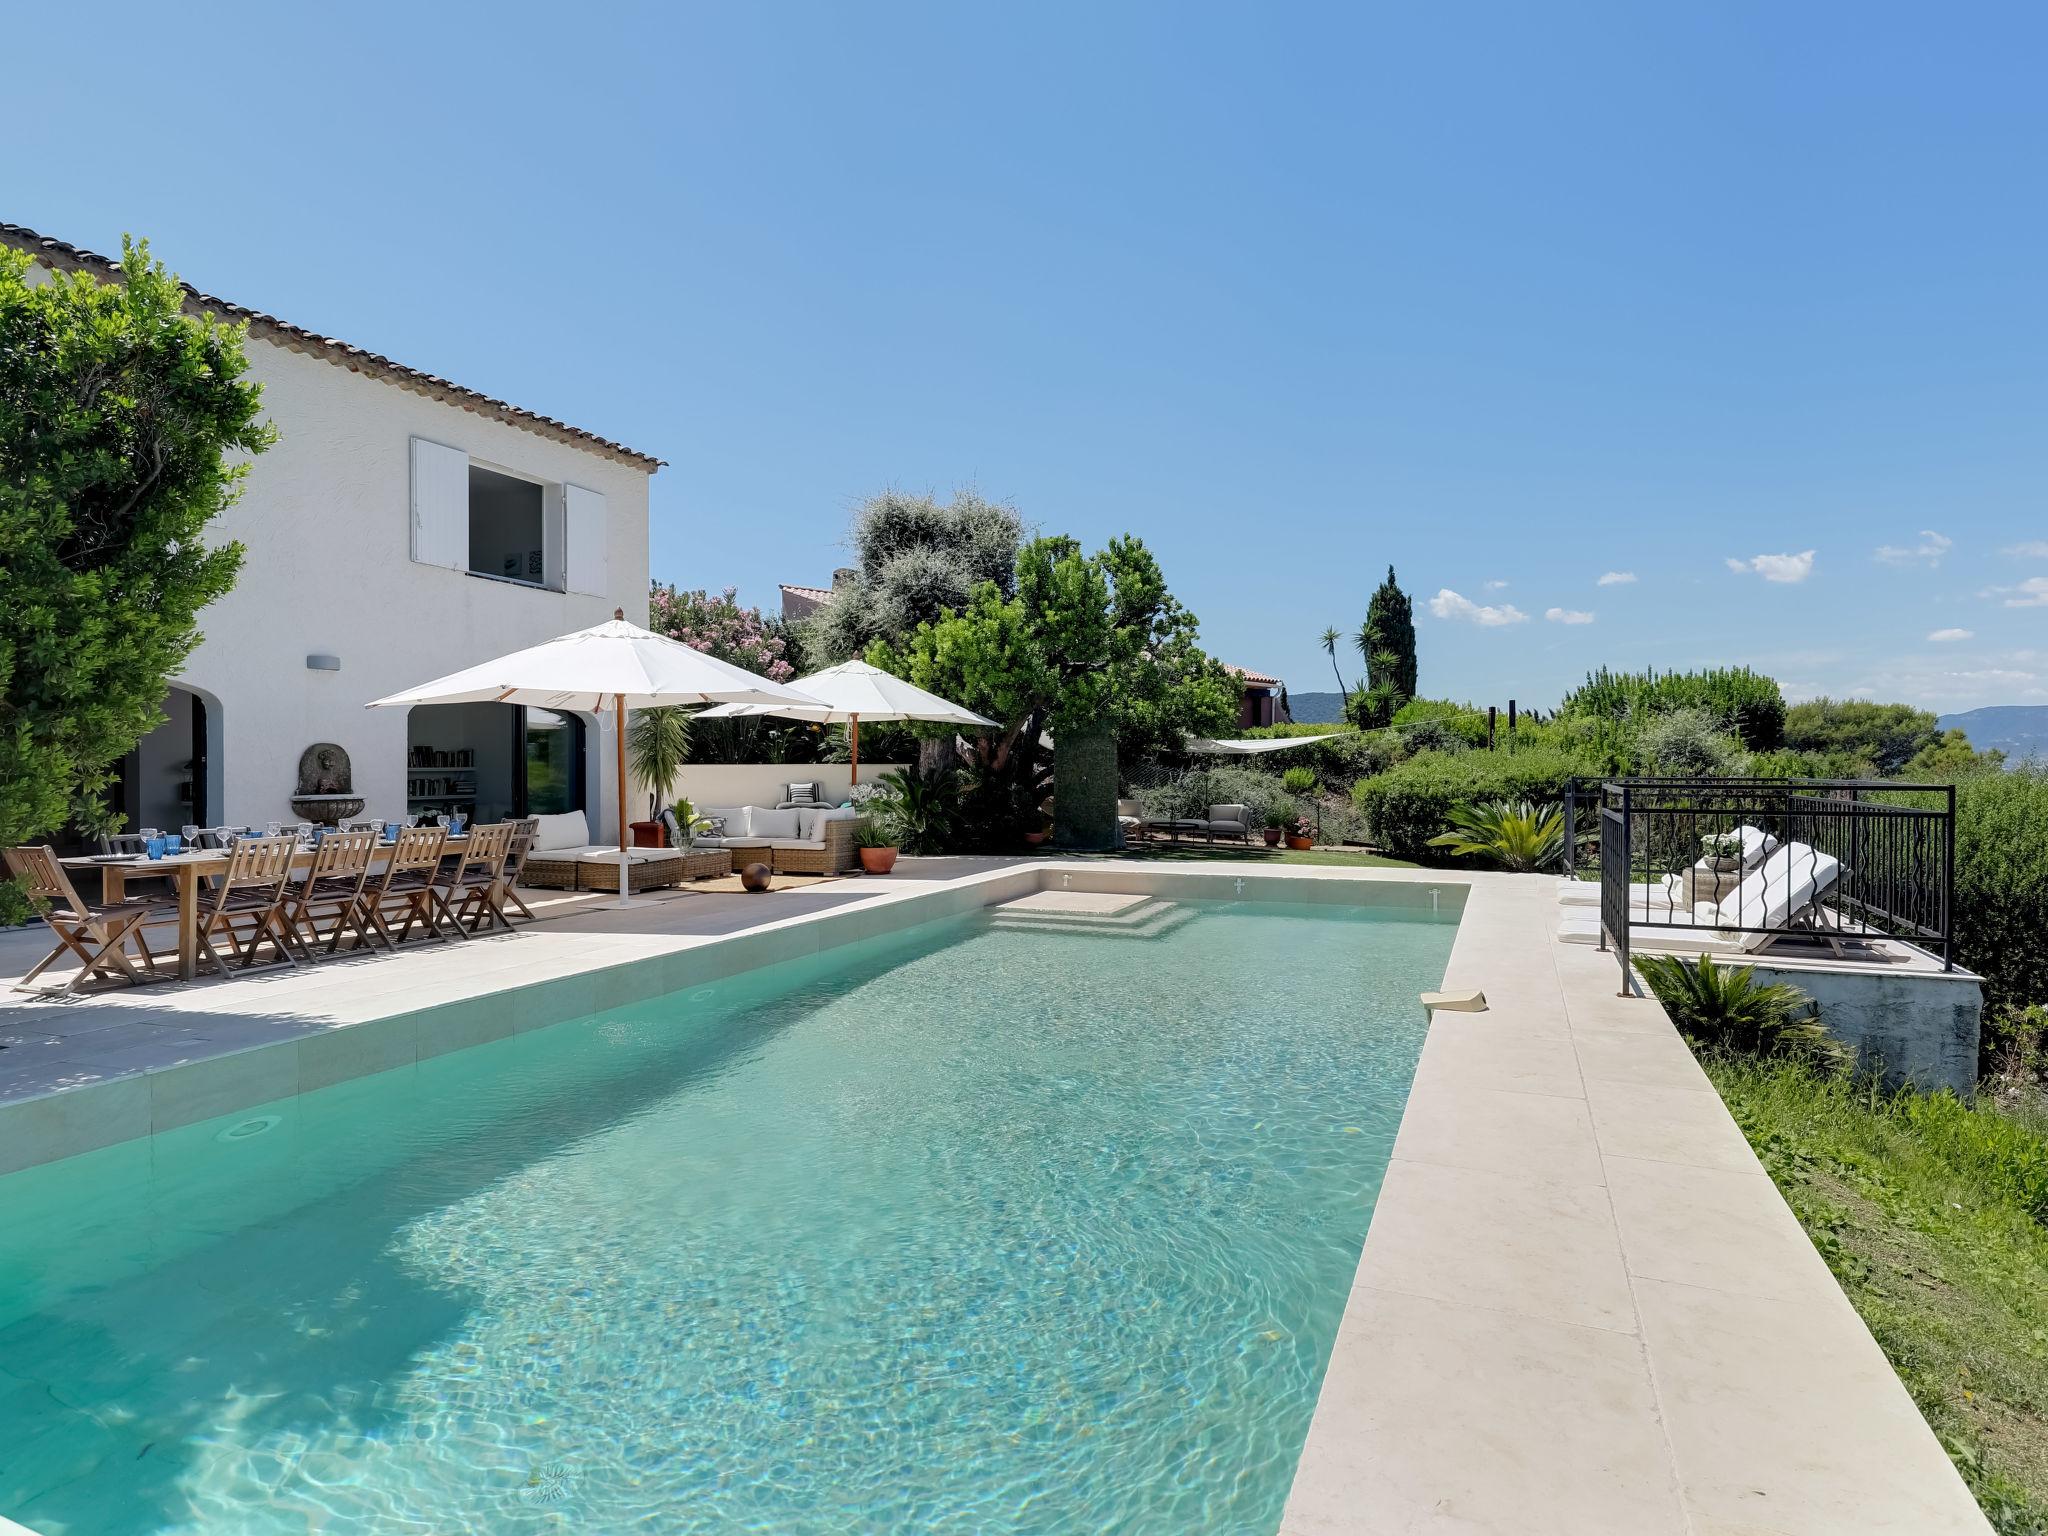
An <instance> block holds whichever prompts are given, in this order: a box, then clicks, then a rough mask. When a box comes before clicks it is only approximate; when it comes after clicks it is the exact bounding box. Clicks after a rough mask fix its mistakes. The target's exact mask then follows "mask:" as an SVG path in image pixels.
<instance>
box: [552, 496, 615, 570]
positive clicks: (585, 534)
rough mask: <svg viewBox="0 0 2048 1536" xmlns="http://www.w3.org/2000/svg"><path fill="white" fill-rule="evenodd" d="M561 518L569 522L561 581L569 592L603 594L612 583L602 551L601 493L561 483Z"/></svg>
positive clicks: (602, 498)
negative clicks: (566, 562) (564, 577)
mask: <svg viewBox="0 0 2048 1536" xmlns="http://www.w3.org/2000/svg"><path fill="white" fill-rule="evenodd" d="M562 503H563V509H564V514H565V517H564V521H565V522H566V523H567V524H568V529H567V532H568V538H567V540H566V542H567V544H568V551H567V553H568V566H569V569H568V572H567V580H566V581H565V582H564V585H565V586H566V587H567V588H568V590H569V591H571V592H587V593H590V594H592V595H594V596H598V597H603V596H605V595H606V592H607V589H608V588H609V587H610V585H611V579H610V578H611V570H610V561H609V560H608V558H607V556H606V553H605V520H604V510H605V509H604V493H603V492H602V491H590V490H585V489H584V488H583V487H582V486H580V485H565V486H563V487H562Z"/></svg>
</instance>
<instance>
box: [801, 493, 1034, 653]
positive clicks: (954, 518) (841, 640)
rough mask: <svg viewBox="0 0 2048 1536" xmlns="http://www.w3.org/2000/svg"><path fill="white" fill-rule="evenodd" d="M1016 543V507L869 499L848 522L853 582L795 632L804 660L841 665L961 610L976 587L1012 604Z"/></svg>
mask: <svg viewBox="0 0 2048 1536" xmlns="http://www.w3.org/2000/svg"><path fill="white" fill-rule="evenodd" d="M1023 536H1024V522H1023V519H1022V518H1020V517H1019V516H1018V515H1017V513H1016V511H1015V510H1014V509H1013V508H1011V507H1007V506H1004V505H1002V504H1001V503H998V502H991V501H985V500H983V499H982V498H981V497H980V496H978V495H976V494H975V493H974V492H972V491H956V492H955V493H954V495H953V499H952V501H951V502H949V503H947V504H945V505H943V506H942V505H940V504H939V503H938V502H936V501H934V500H932V498H931V497H929V496H906V495H903V494H902V493H901V492H898V491H885V492H883V493H882V494H881V495H879V496H876V497H872V498H871V499H870V500H869V501H868V502H867V503H866V504H865V505H863V506H862V507H861V509H860V510H859V511H858V512H856V513H855V514H854V518H853V552H854V574H853V577H852V579H851V580H850V581H848V582H846V583H845V584H843V585H841V586H839V587H838V588H837V589H836V590H835V591H834V592H833V594H832V599H831V601H830V602H828V603H826V604H825V606H824V607H823V608H821V609H819V610H818V612H817V613H815V614H813V615H812V616H811V617H810V618H809V619H807V620H805V621H804V623H803V625H802V626H801V628H802V630H803V637H804V643H805V646H806V649H807V651H808V652H809V654H810V655H812V656H814V657H815V658H817V661H818V664H819V665H820V666H831V665H833V664H835V663H837V662H842V661H847V660H849V659H851V658H852V657H855V656H859V655H861V654H863V653H864V652H865V651H866V650H867V648H868V647H869V646H870V645H872V644H873V643H874V642H875V641H877V640H886V641H890V642H894V641H897V640H900V639H901V638H902V637H903V636H905V635H907V634H909V633H911V631H913V630H915V629H916V628H917V626H918V625H920V624H930V623H936V622H937V621H938V619H939V616H940V615H941V614H944V613H958V612H960V611H962V610H963V609H965V608H966V606H967V603H968V601H969V599H970V598H971V597H972V596H973V595H974V592H975V589H976V588H977V587H979V586H980V585H981V584H982V583H983V582H993V583H994V584H995V587H996V589H997V591H998V592H1000V593H1001V594H1002V595H1003V596H1004V597H1011V596H1014V595H1015V593H1016V590H1017V546H1018V544H1019V542H1020V541H1021V540H1022V538H1023Z"/></svg>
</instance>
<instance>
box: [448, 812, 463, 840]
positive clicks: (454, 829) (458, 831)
mask: <svg viewBox="0 0 2048 1536" xmlns="http://www.w3.org/2000/svg"><path fill="white" fill-rule="evenodd" d="M464 824H465V823H464V818H462V817H461V816H450V817H449V818H448V835H449V836H450V837H459V836H461V835H462V828H463V826H464Z"/></svg>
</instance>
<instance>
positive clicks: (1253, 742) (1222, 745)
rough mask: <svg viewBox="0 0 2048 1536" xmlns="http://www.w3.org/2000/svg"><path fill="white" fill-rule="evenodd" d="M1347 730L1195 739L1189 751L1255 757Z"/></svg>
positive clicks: (1282, 750) (1334, 736)
mask: <svg viewBox="0 0 2048 1536" xmlns="http://www.w3.org/2000/svg"><path fill="white" fill-rule="evenodd" d="M1351 734H1352V733H1351V732H1349V731H1331V732H1328V733H1327V734H1325V735H1322V736H1246V737H1239V738H1237V739H1235V740H1231V741H1206V740H1195V741H1190V742H1189V743H1188V750H1189V751H1190V752H1213V753H1215V754H1217V755H1218V756H1220V757H1257V756H1260V755H1261V754H1263V753H1267V752H1285V751H1287V750H1288V749H1289V748H1292V747H1305V746H1307V745H1308V744H1309V743H1310V742H1312V741H1335V740H1336V739H1337V738H1338V737H1339V736H1349V735H1351Z"/></svg>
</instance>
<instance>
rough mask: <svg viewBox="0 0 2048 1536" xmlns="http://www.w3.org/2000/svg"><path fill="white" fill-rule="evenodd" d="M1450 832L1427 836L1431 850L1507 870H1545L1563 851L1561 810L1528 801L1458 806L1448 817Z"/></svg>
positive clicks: (1562, 815) (1500, 801) (1555, 861)
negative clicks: (1443, 850)
mask: <svg viewBox="0 0 2048 1536" xmlns="http://www.w3.org/2000/svg"><path fill="white" fill-rule="evenodd" d="M1450 822H1451V830H1450V831H1448V832H1444V833H1441V834H1439V835H1438V836H1436V837H1432V838H1431V839H1430V840H1429V845H1430V847H1432V848H1448V849H1450V851H1451V852H1452V853H1455V854H1457V855H1458V856H1459V857H1461V858H1489V859H1493V860H1496V861H1497V862H1499V863H1500V864H1501V865H1502V866H1504V867H1505V868H1508V869H1512V870H1519V871H1523V872H1526V871H1529V870H1534V869H1548V868H1550V867H1551V866H1552V865H1554V864H1556V863H1557V862H1558V859H1559V856H1560V855H1561V854H1562V853H1563V852H1564V812H1563V811H1561V810H1559V809H1558V808H1557V807H1556V806H1554V805H1549V806H1536V805H1532V804H1531V803H1530V802H1529V801H1527V800H1489V801H1486V802H1485V803H1483V804H1480V805H1461V806H1459V807H1458V808H1457V809H1456V810H1454V811H1452V812H1451V815H1450Z"/></svg>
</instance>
